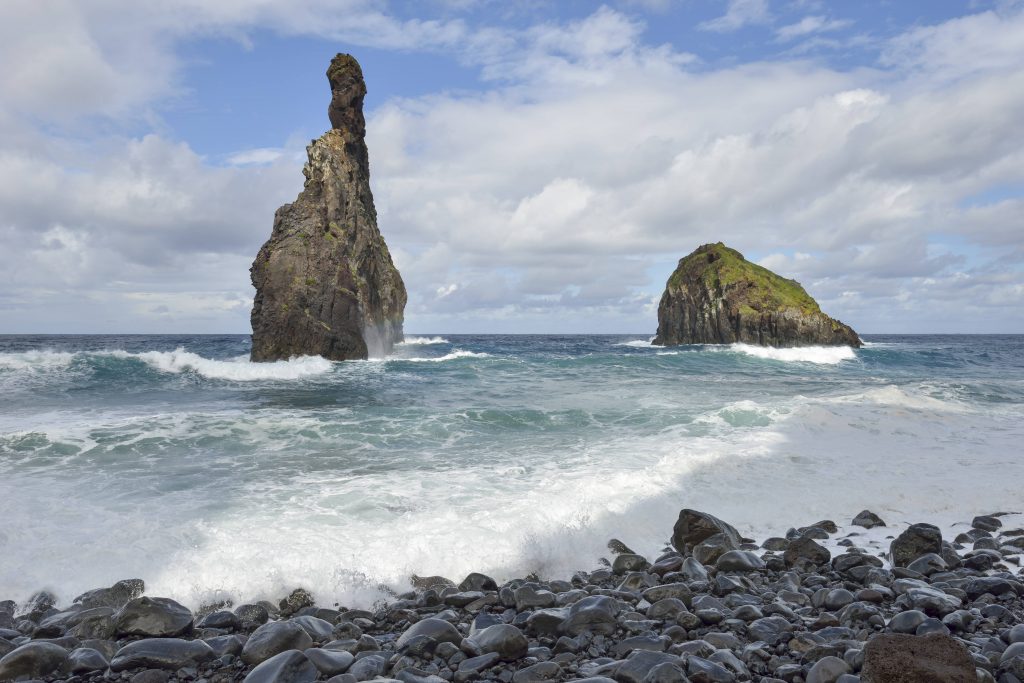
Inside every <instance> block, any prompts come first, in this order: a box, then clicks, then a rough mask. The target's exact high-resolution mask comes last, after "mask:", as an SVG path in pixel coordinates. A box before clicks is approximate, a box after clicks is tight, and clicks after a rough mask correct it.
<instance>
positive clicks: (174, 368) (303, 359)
mask: <svg viewBox="0 0 1024 683" xmlns="http://www.w3.org/2000/svg"><path fill="white" fill-rule="evenodd" d="M115 353H117V355H123V356H124V357H130V358H138V359H139V360H141V361H143V362H145V363H147V364H148V365H150V366H152V367H154V368H156V369H157V370H159V371H161V372H171V373H180V372H187V371H193V372H197V373H199V374H200V375H202V376H203V377H208V378H210V379H226V380H233V381H236V382H255V381H260V380H289V379H300V378H303V377H311V376H314V375H322V374H324V373H327V372H330V371H331V369H332V368H333V367H334V363H332V362H331V361H329V360H326V359H324V358H321V357H320V356H299V357H295V358H291V359H289V360H281V361H276V362H273V363H252V362H250V361H249V357H248V356H237V357H235V358H232V359H230V360H213V359H210V358H203V357H202V356H200V355H198V354H196V353H192V352H191V351H186V350H185V349H181V348H179V349H176V350H174V351H145V352H143V353H125V352H115Z"/></svg>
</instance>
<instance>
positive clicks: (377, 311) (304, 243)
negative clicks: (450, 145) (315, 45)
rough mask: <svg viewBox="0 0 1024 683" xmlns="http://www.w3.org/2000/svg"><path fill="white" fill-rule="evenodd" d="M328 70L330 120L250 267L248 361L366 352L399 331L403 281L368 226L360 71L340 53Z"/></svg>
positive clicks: (387, 343) (385, 345) (372, 221)
mask: <svg viewBox="0 0 1024 683" xmlns="http://www.w3.org/2000/svg"><path fill="white" fill-rule="evenodd" d="M327 79H328V81H330V84H331V93H332V97H331V104H330V106H329V107H328V109H327V114H328V116H329V117H330V119H331V126H332V129H331V130H329V131H327V132H326V133H324V134H323V135H322V136H320V138H319V139H317V140H314V141H313V142H312V143H310V145H309V146H308V147H307V148H306V153H307V155H308V157H309V160H308V161H307V162H306V165H305V168H303V170H302V173H303V175H305V177H306V182H305V185H304V187H303V189H302V192H300V193H299V196H298V197H297V198H296V200H295V201H294V202H292V203H291V204H285V205H284V206H282V207H281V208H279V209H278V210H277V213H275V214H274V228H273V232H272V233H271V235H270V239H268V240H267V242H266V243H265V244H264V245H263V247H262V248H261V249H260V252H259V254H258V255H257V256H256V260H255V261H254V262H253V264H252V268H251V269H250V273H251V275H252V284H253V286H254V287H255V288H256V299H255V301H254V302H253V308H252V317H251V320H252V360H254V361H272V360H280V359H285V358H289V357H291V356H298V355H319V356H323V357H324V358H329V359H331V360H349V359H355V358H367V357H368V356H380V355H384V354H387V353H388V352H390V351H391V349H392V347H393V346H394V344H395V343H396V342H400V341H402V320H403V316H404V310H405V301H406V293H405V285H404V284H403V283H402V276H401V275H399V273H398V269H397V268H395V265H394V263H392V261H391V254H390V252H388V247H387V244H385V243H384V238H383V237H382V236H381V234H380V231H379V230H378V229H377V212H376V210H375V209H374V206H373V195H372V194H371V193H370V162H369V154H368V152H367V149H366V140H365V136H366V120H365V119H364V118H363V98H364V97H365V95H366V83H365V81H364V80H363V72H362V69H360V68H359V63H358V62H357V61H356V60H355V58H354V57H352V56H351V55H346V54H339V55H337V56H336V57H335V58H334V59H333V60H331V65H330V67H329V68H328V69H327Z"/></svg>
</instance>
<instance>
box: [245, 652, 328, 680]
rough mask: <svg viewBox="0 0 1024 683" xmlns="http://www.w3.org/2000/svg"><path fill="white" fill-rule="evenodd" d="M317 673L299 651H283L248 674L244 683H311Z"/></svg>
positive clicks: (311, 663)
mask: <svg viewBox="0 0 1024 683" xmlns="http://www.w3.org/2000/svg"><path fill="white" fill-rule="evenodd" d="M317 673H318V672H317V668H316V667H315V666H314V665H313V662H311V661H309V659H308V658H307V657H306V655H304V654H303V653H302V652H301V651H299V650H285V651H284V652H280V653H278V654H276V655H274V656H273V657H271V658H269V659H267V660H266V661H264V662H263V663H261V664H260V665H259V666H257V667H256V668H255V669H253V670H252V671H251V672H249V675H248V676H246V677H245V683H312V681H315V680H316V677H317Z"/></svg>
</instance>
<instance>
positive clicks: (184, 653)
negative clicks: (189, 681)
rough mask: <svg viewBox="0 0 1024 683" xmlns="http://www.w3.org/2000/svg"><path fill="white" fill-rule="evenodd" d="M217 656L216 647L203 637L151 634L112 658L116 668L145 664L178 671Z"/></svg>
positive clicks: (116, 669)
mask: <svg viewBox="0 0 1024 683" xmlns="http://www.w3.org/2000/svg"><path fill="white" fill-rule="evenodd" d="M213 658H214V654H213V649H211V648H210V646H209V645H207V644H206V643H204V642H203V641H201V640H183V639H181V638H147V639H145V640H137V641H135V642H134V643H128V644H127V645H125V646H124V647H122V648H121V649H120V650H118V651H117V654H116V655H114V658H113V659H112V660H110V669H111V670H112V671H124V670H126V669H137V668H140V667H145V668H149V669H170V670H172V671H175V670H177V669H180V668H182V667H186V666H196V665H198V664H202V663H203V662H208V661H210V660H211V659H213Z"/></svg>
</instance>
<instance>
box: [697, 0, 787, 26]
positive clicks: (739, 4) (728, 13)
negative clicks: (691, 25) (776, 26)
mask: <svg viewBox="0 0 1024 683" xmlns="http://www.w3.org/2000/svg"><path fill="white" fill-rule="evenodd" d="M770 21H771V14H770V13H769V11H768V0H729V4H728V6H727V7H726V10H725V14H723V15H722V16H720V17H718V18H716V19H711V20H710V21H705V22H703V23H701V24H700V25H698V28H700V29H701V30H704V31H716V32H718V33H729V32H732V31H738V30H739V29H741V28H743V27H744V26H750V25H756V24H767V23H769V22H770Z"/></svg>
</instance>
